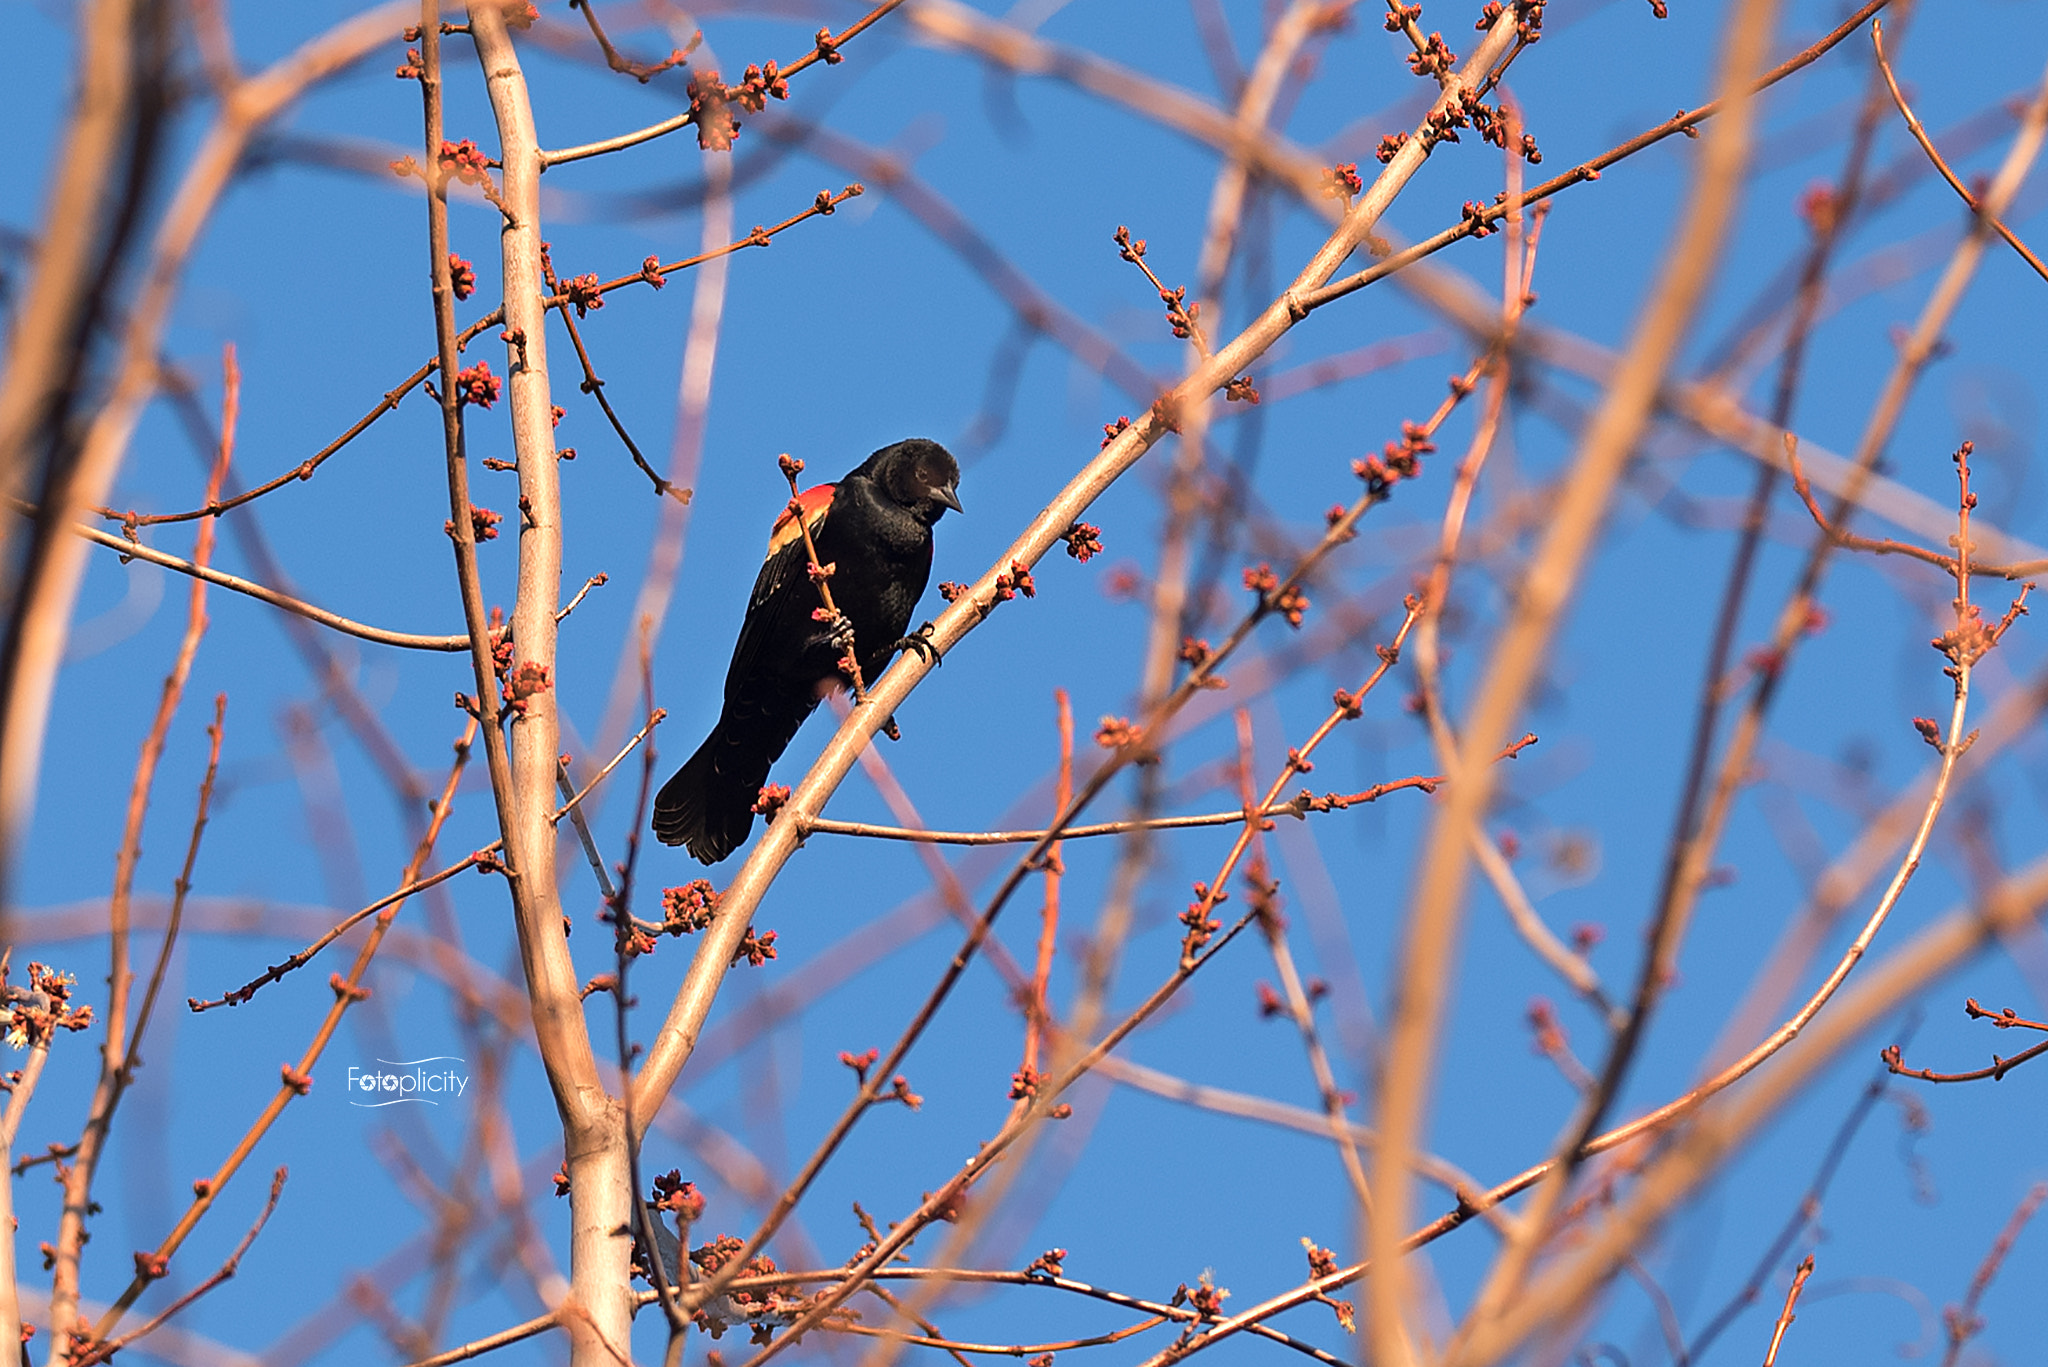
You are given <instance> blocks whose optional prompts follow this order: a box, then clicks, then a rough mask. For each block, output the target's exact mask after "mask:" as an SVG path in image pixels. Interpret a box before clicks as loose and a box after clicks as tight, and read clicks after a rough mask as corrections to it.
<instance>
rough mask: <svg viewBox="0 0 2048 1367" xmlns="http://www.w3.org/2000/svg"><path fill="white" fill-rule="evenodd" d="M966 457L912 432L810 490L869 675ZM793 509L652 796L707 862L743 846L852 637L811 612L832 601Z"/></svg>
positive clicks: (663, 831) (835, 585)
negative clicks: (708, 712) (715, 683)
mask: <svg viewBox="0 0 2048 1367" xmlns="http://www.w3.org/2000/svg"><path fill="white" fill-rule="evenodd" d="M959 483H960V466H959V464H958V463H957V462H956V461H954V459H953V457H952V454H951V453H950V452H948V451H947V450H946V448H945V447H943V446H941V445H939V444H938V443H937V442H935V441H927V440H925V439H923V438H918V437H914V438H912V439H910V440H909V441H899V442H897V443H896V444H895V445H894V446H887V447H884V448H883V449H881V450H879V451H877V452H875V453H874V454H873V455H872V456H869V457H868V458H867V459H866V460H865V461H863V462H862V463H861V465H860V466H859V467H858V468H857V469H855V470H853V471H851V472H850V473H849V474H847V476H846V477H845V478H844V479H841V480H840V481H839V482H838V483H837V484H827V485H821V486H819V487H818V488H815V489H808V490H805V491H804V493H803V494H802V495H801V496H800V499H799V502H801V503H802V505H803V517H804V522H805V524H808V526H809V527H810V530H811V539H812V540H813V541H814V542H816V543H817V548H818V562H819V563H820V564H823V565H831V566H834V567H835V568H834V570H833V574H832V578H831V581H830V582H831V587H832V597H833V600H834V602H835V604H836V605H837V606H838V608H839V611H840V612H841V613H842V614H843V615H844V616H845V618H846V620H847V622H848V623H849V624H850V625H851V626H852V628H853V639H854V658H855V659H856V660H857V661H858V662H859V664H860V672H861V677H862V678H864V679H866V680H868V681H870V682H872V681H873V680H874V679H876V678H877V677H879V676H880V674H881V672H882V670H883V669H884V668H885V667H886V666H887V665H888V663H889V657H890V656H891V655H892V654H893V653H894V652H895V650H896V648H897V646H898V644H899V642H901V641H902V638H903V634H904V631H905V629H906V628H907V627H908V626H909V625H910V613H911V610H912V609H913V608H915V607H916V606H917V600H918V598H919V597H921V596H922V595H923V593H924V588H925V583H926V581H927V580H929V579H930V578H931V570H932V524H933V523H935V522H937V521H938V520H939V518H940V517H942V516H944V514H945V511H946V509H948V508H951V509H953V510H955V511H956V512H957V511H958V510H959V508H960V499H959V495H958V493H957V489H958V486H959ZM809 559H810V557H809V554H808V552H807V551H806V549H805V546H804V538H803V531H802V527H800V526H799V525H798V523H797V521H796V515H795V514H794V513H791V512H785V513H784V514H783V516H782V518H781V519H779V520H778V521H777V522H776V524H775V530H774V532H773V534H772V535H771V536H770V538H769V542H768V558H767V560H766V561H765V562H764V563H763V564H762V566H761V573H760V576H759V577H758V578H756V579H755V580H754V593H753V597H751V598H750V599H748V600H747V615H746V618H745V620H744V621H743V622H742V623H741V624H740V638H739V641H738V643H737V644H735V645H734V646H733V651H732V664H731V665H730V666H728V667H727V669H726V673H725V707H724V709H723V710H722V711H721V712H720V713H719V716H718V725H716V726H714V727H712V728H711V734H710V735H709V736H707V737H705V739H704V743H703V744H702V745H700V746H698V747H697V753H696V754H694V755H692V756H690V760H689V762H688V763H687V764H685V765H683V767H682V768H680V769H678V770H677V771H676V772H675V775H674V777H672V778H670V779H669V781H668V782H667V783H665V784H663V785H662V788H661V792H660V794H659V795H657V796H656V797H655V799H654V833H655V835H656V836H658V837H660V839H661V840H662V841H663V842H664V843H666V844H670V845H686V846H688V847H689V850H690V853H691V854H693V855H695V856H696V857H697V858H698V859H700V860H702V861H703V862H705V863H706V864H716V863H717V862H718V861H719V860H721V859H723V858H725V857H726V856H727V855H729V854H731V853H732V852H733V851H734V850H735V849H737V848H739V844H740V842H741V841H743V840H745V839H746V838H747V832H748V831H749V830H751V829H752V828H753V825H754V803H755V800H756V799H757V798H758V796H759V795H760V791H761V785H762V784H763V783H765V782H767V780H768V769H769V766H771V765H773V764H774V763H775V761H776V760H777V759H779V758H781V756H782V752H783V750H784V749H785V748H786V747H787V746H788V745H789V741H790V737H792V736H794V735H795V734H796V731H797V728H798V727H799V726H802V725H803V723H804V718H806V717H808V716H810V715H811V712H812V710H813V709H814V708H816V707H817V705H818V702H819V700H820V699H821V698H823V697H824V696H825V694H826V693H827V692H828V691H830V689H831V688H833V687H835V686H842V685H844V684H845V683H846V680H845V678H844V677H843V676H842V675H841V673H840V670H839V666H838V660H839V658H840V656H841V655H842V654H843V653H844V647H843V644H842V643H841V642H839V641H836V640H835V639H834V637H833V633H832V629H831V626H830V624H829V623H826V622H821V621H819V620H818V619H817V618H816V617H814V616H813V613H814V612H816V611H817V609H819V608H820V607H821V606H822V605H823V600H822V599H821V597H820V596H819V593H818V586H817V585H816V584H814V583H813V582H811V577H810V574H809V572H808V564H809Z"/></svg>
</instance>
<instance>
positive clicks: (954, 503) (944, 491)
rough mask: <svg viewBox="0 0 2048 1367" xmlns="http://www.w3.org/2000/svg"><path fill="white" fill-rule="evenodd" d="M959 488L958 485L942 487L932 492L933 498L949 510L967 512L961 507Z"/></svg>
mask: <svg viewBox="0 0 2048 1367" xmlns="http://www.w3.org/2000/svg"><path fill="white" fill-rule="evenodd" d="M958 488H959V486H958V485H956V484H947V485H942V486H940V487H939V488H936V489H933V490H932V497H933V498H935V499H937V500H938V501H939V502H941V503H943V504H945V505H946V506H947V507H948V508H951V509H952V510H953V511H954V512H956V513H964V512H966V511H967V510H966V509H965V508H963V507H961V506H960V495H959V493H958Z"/></svg>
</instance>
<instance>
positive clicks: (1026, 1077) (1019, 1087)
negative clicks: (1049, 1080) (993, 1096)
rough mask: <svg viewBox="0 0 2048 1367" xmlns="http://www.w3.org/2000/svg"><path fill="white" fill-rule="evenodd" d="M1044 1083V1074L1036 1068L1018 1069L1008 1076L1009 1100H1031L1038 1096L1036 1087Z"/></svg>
mask: <svg viewBox="0 0 2048 1367" xmlns="http://www.w3.org/2000/svg"><path fill="white" fill-rule="evenodd" d="M1044 1081H1045V1074H1044V1073H1041V1072H1039V1071H1038V1070H1037V1069H1036V1068H1029V1067H1026V1068H1019V1069H1018V1070H1017V1071H1016V1072H1014V1073H1012V1074H1010V1100H1012V1101H1029V1100H1031V1099H1032V1098H1033V1097H1035V1096H1037V1095H1038V1085H1039V1084H1040V1083H1041V1082H1044Z"/></svg>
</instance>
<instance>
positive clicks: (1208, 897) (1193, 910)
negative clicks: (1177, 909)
mask: <svg viewBox="0 0 2048 1367" xmlns="http://www.w3.org/2000/svg"><path fill="white" fill-rule="evenodd" d="M1229 900H1230V893H1229V892H1228V891H1226V890H1225V889H1223V888H1216V889H1214V890H1212V889H1211V888H1210V887H1209V885H1208V884H1207V883H1197V884H1195V900H1194V901H1192V902H1190V903H1188V909H1187V910H1186V911H1184V912H1182V913H1181V914H1180V915H1179V916H1178V917H1176V918H1175V919H1176V920H1178V921H1179V922H1180V923H1181V924H1182V925H1184V926H1186V927H1187V928H1188V933H1187V934H1186V935H1185V936H1183V937H1182V938H1181V942H1180V959H1181V962H1182V963H1183V964H1186V963H1188V962H1190V961H1192V960H1193V959H1194V957H1195V955H1197V954H1199V953H1201V951H1202V946H1203V945H1206V944H1208V943H1209V941H1210V939H1211V938H1212V937H1213V936H1214V935H1215V934H1216V932H1217V931H1218V930H1221V929H1222V928H1223V926H1222V922H1220V921H1218V920H1217V919H1216V918H1215V917H1214V916H1211V915H1210V914H1209V913H1210V912H1211V911H1213V910H1214V909H1215V908H1216V907H1217V906H1218V905H1219V904H1221V903H1224V902H1227V901H1229Z"/></svg>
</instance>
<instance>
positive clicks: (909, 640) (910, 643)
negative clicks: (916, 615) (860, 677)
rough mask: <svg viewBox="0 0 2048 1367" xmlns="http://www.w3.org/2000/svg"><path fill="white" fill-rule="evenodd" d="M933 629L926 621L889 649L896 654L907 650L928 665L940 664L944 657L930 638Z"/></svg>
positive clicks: (942, 662)
mask: <svg viewBox="0 0 2048 1367" xmlns="http://www.w3.org/2000/svg"><path fill="white" fill-rule="evenodd" d="M934 629H935V628H934V627H933V625H932V623H930V622H926V623H925V624H924V625H923V626H921V627H919V628H918V629H917V630H916V631H913V632H911V633H910V634H909V635H908V636H905V637H903V638H901V639H900V640H898V641H897V642H896V644H895V645H893V646H890V647H889V649H891V650H892V651H895V652H897V653H898V654H901V653H902V652H904V651H908V652H910V653H911V654H913V655H915V656H917V657H918V658H919V659H921V660H923V661H924V662H925V663H926V664H929V665H942V664H944V663H945V662H946V657H945V656H943V655H941V654H940V653H939V648H938V646H937V644H935V643H934V642H933V640H932V632H933V630H934Z"/></svg>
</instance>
